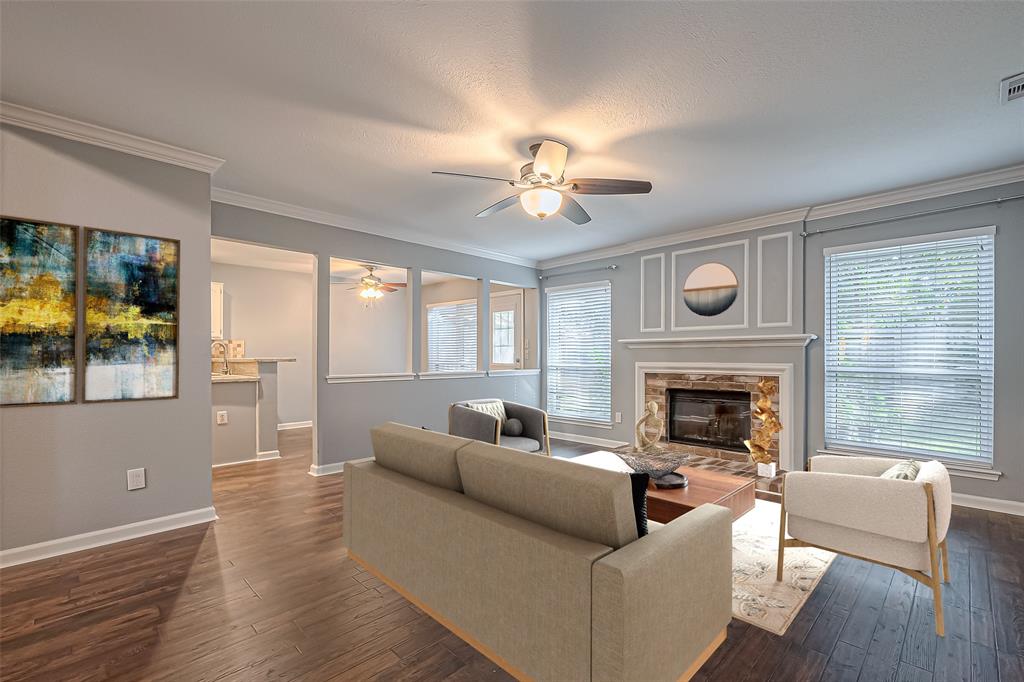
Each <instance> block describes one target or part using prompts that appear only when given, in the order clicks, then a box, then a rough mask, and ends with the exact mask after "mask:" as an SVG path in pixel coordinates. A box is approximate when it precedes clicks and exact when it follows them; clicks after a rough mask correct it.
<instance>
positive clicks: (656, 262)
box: [640, 253, 665, 332]
mask: <svg viewBox="0 0 1024 682" xmlns="http://www.w3.org/2000/svg"><path fill="white" fill-rule="evenodd" d="M655 267H656V268H658V274H657V277H656V278H653V279H652V284H653V283H654V281H657V282H658V296H657V300H658V306H657V310H658V320H659V321H658V326H657V327H650V326H646V325H645V323H646V321H647V314H648V311H649V310H650V309H651V308H653V307H654V306H648V305H647V269H648V268H652V269H653V268H655ZM640 331H641V332H663V331H665V254H663V253H656V254H653V255H650V256H644V257H643V258H641V259H640Z"/></svg>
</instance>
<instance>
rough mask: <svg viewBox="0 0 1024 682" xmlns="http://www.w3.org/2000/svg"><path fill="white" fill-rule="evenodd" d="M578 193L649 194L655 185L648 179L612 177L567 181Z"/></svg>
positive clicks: (571, 190)
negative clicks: (617, 178) (616, 178)
mask: <svg viewBox="0 0 1024 682" xmlns="http://www.w3.org/2000/svg"><path fill="white" fill-rule="evenodd" d="M565 184H567V185H569V191H570V192H575V193H576V194H647V193H648V192H650V191H651V188H652V187H653V185H651V183H649V182H647V181H646V180H613V179H611V178H576V179H575V180H570V181H569V182H567V183H565Z"/></svg>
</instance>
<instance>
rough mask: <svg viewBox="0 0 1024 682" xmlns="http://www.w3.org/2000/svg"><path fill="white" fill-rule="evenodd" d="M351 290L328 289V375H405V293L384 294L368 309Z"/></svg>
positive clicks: (343, 286)
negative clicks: (329, 309) (329, 294)
mask: <svg viewBox="0 0 1024 682" xmlns="http://www.w3.org/2000/svg"><path fill="white" fill-rule="evenodd" d="M350 286H351V285H350V284H340V283H339V284H332V285H331V320H330V327H331V332H330V333H331V353H330V356H331V363H330V373H331V374H373V373H377V374H380V373H398V372H408V371H409V363H410V359H409V356H410V351H411V347H410V345H409V344H410V342H411V337H410V331H409V318H410V317H411V316H412V311H411V310H410V309H409V294H408V292H407V290H406V289H399V290H398V291H393V292H391V293H388V294H385V295H384V297H383V298H381V299H378V300H377V301H374V303H373V305H372V306H371V307H367V306H366V305H365V304H364V302H363V299H361V298H359V296H358V295H357V294H358V293H359V292H358V291H349V287H350ZM311 376H312V375H311Z"/></svg>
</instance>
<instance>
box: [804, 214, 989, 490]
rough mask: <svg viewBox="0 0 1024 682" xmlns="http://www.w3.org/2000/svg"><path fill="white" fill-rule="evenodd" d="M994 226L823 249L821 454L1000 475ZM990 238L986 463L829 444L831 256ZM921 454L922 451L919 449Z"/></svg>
mask: <svg viewBox="0 0 1024 682" xmlns="http://www.w3.org/2000/svg"><path fill="white" fill-rule="evenodd" d="M996 232H997V231H996V226H994V225H990V226H984V227H975V228H965V229H959V230H948V231H943V232H931V233H927V234H920V235H914V236H908V237H900V238H895V239H884V240H876V241H870V242H858V243H850V244H844V245H837V246H832V247H826V248H824V249H822V268H823V269H822V340H823V342H824V343H823V347H822V351H823V357H822V364H821V368H822V393H821V399H822V444H823V447H822V448H820V449H818V452H819V453H820V454H838V455H846V456H851V457H857V456H877V457H887V458H890V459H901V460H909V459H916V460H921V459H924V458H930V459H935V460H938V461H940V462H942V463H943V464H945V465H947V466H948V467H949V468H950V469H951V470H955V471H960V472H968V473H965V474H964V475H970V474H969V472H972V471H974V472H978V473H977V474H975V475H976V476H978V477H982V478H988V477H989V474H995V475H996V477H997V476H998V474H999V472H996V471H995V375H996V373H995V345H996V344H995V333H996V331H995V326H996V321H995V301H996V295H997V294H996V287H997V282H996V272H995V268H996V262H995V261H996V255H995V250H996V240H995V236H996ZM981 236H986V237H991V238H992V256H991V257H992V290H991V292H990V294H989V295H990V296H991V300H992V303H993V313H992V318H993V319H992V326H991V334H992V342H991V343H992V347H991V354H992V365H993V372H992V379H991V384H990V385H991V394H990V396H989V405H990V408H991V412H990V414H989V420H988V423H989V425H990V431H989V434H988V436H989V439H990V441H991V442H992V448H991V452H990V453H989V458H988V460H987V461H986V460H983V459H982V458H980V457H956V456H942V455H941V454H939V453H937V452H935V451H930V452H928V453H927V454H925V453H924V452H918V453H907V452H905V451H903V450H897V449H895V448H894V449H888V448H885V447H882V446H879V445H877V444H874V443H872V444H866V445H864V446H863V447H862V446H856V445H850V444H847V443H843V442H835V441H833V442H830V441H829V411H828V393H829V362H828V359H829V347H830V345H831V344H833V343H836V342H835V341H833V340H832V338H831V336H830V325H829V320H830V305H829V274H830V269H829V262H828V259H829V257H831V256H836V255H842V254H849V253H859V252H865V251H872V250H876V249H886V248H894V247H899V246H912V245H915V244H926V243H931V242H942V241H946V240H954V239H965V238H971V237H981ZM922 450H923V449H922Z"/></svg>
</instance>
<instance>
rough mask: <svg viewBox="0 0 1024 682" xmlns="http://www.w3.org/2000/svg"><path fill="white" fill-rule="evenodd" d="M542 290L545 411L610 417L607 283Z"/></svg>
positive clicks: (586, 417) (594, 418)
mask: <svg viewBox="0 0 1024 682" xmlns="http://www.w3.org/2000/svg"><path fill="white" fill-rule="evenodd" d="M545 293H546V295H547V337H548V342H547V374H546V377H547V411H548V413H549V414H551V415H552V416H555V417H564V418H569V419H581V420H585V421H598V422H610V421H611V409H612V407H611V405H612V394H611V386H612V382H611V374H612V322H611V308H612V299H611V285H610V284H609V283H608V282H600V283H597V284H584V285H579V286H569V287H557V288H552V289H548V290H547V291H546V292H545Z"/></svg>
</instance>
